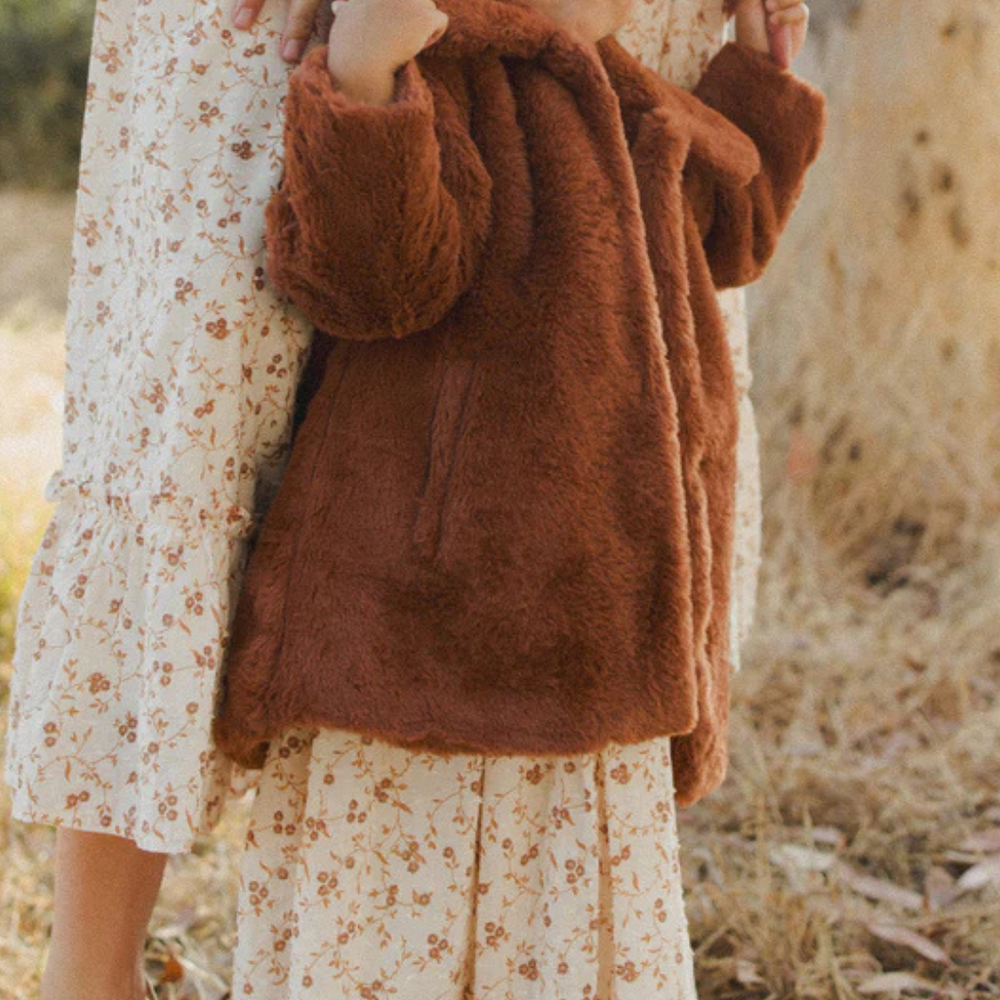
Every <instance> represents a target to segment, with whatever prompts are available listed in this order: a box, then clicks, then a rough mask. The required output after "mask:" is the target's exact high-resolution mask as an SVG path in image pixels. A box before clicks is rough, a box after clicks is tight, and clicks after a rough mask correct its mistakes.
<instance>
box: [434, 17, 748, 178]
mask: <svg viewBox="0 0 1000 1000" xmlns="http://www.w3.org/2000/svg"><path fill="white" fill-rule="evenodd" d="M435 3H436V6H437V7H438V8H439V9H440V10H442V11H444V13H446V14H447V15H448V28H447V30H446V31H445V33H444V35H442V37H441V38H439V39H438V40H437V41H436V42H435V43H434V44H433V45H430V46H428V47H427V48H426V49H425V50H424V53H425V54H426V55H429V56H433V57H440V58H445V59H456V60H463V59H468V58H470V57H476V56H486V55H492V56H498V55H499V56H510V57H516V58H521V59H531V58H535V57H537V56H538V55H539V54H541V53H544V54H545V56H546V59H547V62H548V63H549V66H550V68H551V69H552V70H553V71H556V72H557V73H558V75H559V76H560V77H561V78H562V79H563V80H564V82H566V83H568V84H570V85H571V86H572V85H573V83H574V81H575V80H578V79H579V78H580V75H581V74H583V75H585V76H586V75H590V74H593V73H595V72H597V73H599V72H600V68H598V67H595V66H594V64H593V60H592V59H590V58H589V57H588V56H587V54H586V50H585V47H584V46H582V45H581V44H580V43H579V42H577V41H576V40H575V39H574V38H573V37H572V36H571V35H570V34H569V33H568V32H566V31H564V30H563V29H562V28H561V27H559V26H558V25H557V24H556V23H555V22H554V21H553V20H552V19H551V18H549V17H548V16H547V15H546V14H544V13H543V12H542V11H540V10H538V9H537V8H536V7H535V6H534V5H533V4H532V3H531V0H435ZM596 48H597V52H598V54H599V56H600V58H601V63H602V67H601V68H603V70H604V72H605V73H606V74H607V77H608V81H609V83H610V84H611V86H612V87H613V88H614V90H615V93H616V94H617V96H618V101H619V106H620V108H621V113H622V118H623V121H624V124H625V127H626V129H627V130H628V131H630V132H631V130H632V129H633V127H634V125H635V123H636V122H637V121H638V120H639V118H640V117H642V115H643V114H645V113H646V112H647V111H650V110H652V109H654V108H655V109H657V110H656V114H657V115H660V116H664V117H668V118H669V119H670V123H671V125H672V127H673V129H674V130H675V131H676V130H677V129H678V128H680V129H682V130H683V131H684V132H687V133H688V135H689V136H690V141H691V155H692V156H693V157H694V158H695V159H697V160H699V161H701V165H702V166H704V167H707V168H708V169H709V170H710V171H712V173H713V174H714V175H715V176H716V178H717V179H718V180H720V181H722V182H726V183H731V184H747V183H749V181H750V179H751V178H752V177H753V176H755V175H756V173H757V172H758V171H759V169H760V159H759V157H758V155H757V150H756V147H755V146H754V144H753V142H752V141H750V140H749V139H748V138H747V136H746V135H744V134H743V132H741V131H740V130H739V129H738V128H736V127H735V126H734V125H733V124H732V123H731V122H730V121H728V120H727V119H726V118H725V117H723V116H722V115H720V114H719V113H718V112H717V111H715V110H713V109H712V108H710V107H708V106H707V105H705V104H704V103H703V102H701V101H699V100H697V99H696V98H695V97H694V96H692V95H691V94H690V93H688V92H687V91H686V90H684V89H683V88H681V87H677V86H675V85H674V84H671V83H669V82H668V81H667V80H665V79H663V77H661V76H660V75H659V74H658V73H657V72H655V71H654V70H653V69H651V68H649V67H647V66H645V65H644V64H643V63H642V62H641V61H640V60H639V59H637V58H636V57H635V56H633V55H632V54H631V53H630V52H629V51H628V50H627V49H626V48H625V46H623V45H622V44H621V42H619V41H618V39H617V38H616V37H615V36H614V35H613V34H611V35H606V36H605V37H604V38H602V39H600V40H599V41H598V42H597V45H596Z"/></svg>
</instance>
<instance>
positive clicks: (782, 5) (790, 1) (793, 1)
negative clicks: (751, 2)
mask: <svg viewBox="0 0 1000 1000" xmlns="http://www.w3.org/2000/svg"><path fill="white" fill-rule="evenodd" d="M801 5H802V0H764V7H765V8H766V10H767V12H768V13H769V14H773V13H775V12H777V11H779V10H786V9H787V8H789V7H798V6H801Z"/></svg>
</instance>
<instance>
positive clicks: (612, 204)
mask: <svg viewBox="0 0 1000 1000" xmlns="http://www.w3.org/2000/svg"><path fill="white" fill-rule="evenodd" d="M437 2H438V5H439V7H440V8H441V9H443V10H444V11H445V12H446V13H447V14H448V15H449V19H450V20H449V25H448V28H447V30H446V32H445V34H444V35H443V36H442V37H441V38H440V39H439V40H438V41H437V42H435V43H434V44H433V45H431V46H430V47H428V48H427V49H425V50H424V51H423V52H421V53H420V54H419V55H418V56H416V57H415V58H413V59H411V60H410V61H409V62H407V63H406V64H405V65H404V66H402V67H400V69H399V70H397V74H396V89H395V93H394V95H393V100H392V101H391V102H390V103H389V104H387V105H385V106H376V105H369V104H365V103H362V102H354V101H352V100H351V99H349V98H348V97H347V96H346V95H345V94H343V93H342V92H340V91H339V90H338V89H337V86H336V82H335V80H334V79H333V78H332V77H331V75H330V73H329V72H328V70H327V67H326V64H325V57H326V46H321V47H317V48H315V49H313V50H312V51H311V52H310V53H309V54H308V55H307V56H306V58H305V59H304V61H303V63H302V64H301V65H300V66H299V67H298V68H297V69H296V70H295V71H294V73H293V74H292V76H291V81H290V90H289V93H288V95H287V101H286V120H285V131H284V142H285V157H286V160H285V171H284V176H283V180H282V183H281V186H280V189H279V190H278V191H277V192H276V194H275V196H274V199H273V200H272V202H271V203H270V204H269V206H268V209H267V217H266V218H267V251H268V254H267V274H268V276H269V278H270V280H271V281H272V282H273V283H274V284H275V285H276V286H277V287H278V288H279V289H281V290H283V291H284V292H285V293H287V295H288V296H289V298H290V299H291V300H292V302H293V303H295V305H297V306H298V307H299V308H301V309H302V310H303V311H304V313H305V314H306V315H307V316H308V317H309V318H310V319H311V320H312V321H313V323H314V324H315V325H316V327H318V329H319V331H322V332H317V334H316V336H317V338H320V340H319V342H318V343H317V344H316V346H315V348H314V352H315V356H316V357H317V358H319V357H321V358H322V362H323V364H322V367H321V369H320V370H319V371H318V373H317V374H316V384H315V387H314V390H315V391H314V393H313V394H312V396H311V399H310V400H309V405H308V408H307V409H306V411H305V415H304V420H303V421H302V423H301V426H300V427H298V429H297V431H296V434H295V439H294V444H293V447H292V450H291V455H290V459H289V462H288V465H287V468H286V470H285V472H284V476H283V479H282V482H281V484H280V489H279V491H278V493H277V495H276V497H275V499H274V501H273V504H272V505H271V507H270V508H269V510H268V511H267V514H266V517H265V518H264V520H263V523H262V525H261V527H260V531H259V535H258V537H257V539H256V544H255V545H254V547H253V550H252V552H251V554H250V557H249V560H248V563H247V566H246V573H245V577H244V580H243V584H242V589H241V593H240V596H239V601H238V606H237V608H236V612H235V616H234V621H233V627H232V633H231V637H230V645H229V648H228V650H227V665H226V669H225V674H224V682H223V690H222V693H221V697H220V702H219V706H218V712H217V717H216V719H215V724H214V736H215V739H216V741H217V743H218V744H219V746H220V747H221V748H222V749H223V750H225V751H226V752H227V753H228V754H230V755H231V756H232V757H234V758H235V759H236V760H238V761H239V762H241V763H243V764H244V765H246V766H249V767H259V766H261V765H262V763H263V760H264V754H265V752H266V750H267V745H268V741H269V740H270V739H271V738H273V737H275V736H276V735H277V734H278V733H279V732H280V731H281V730H282V729H283V728H284V727H285V726H288V725H290V724H293V723H296V724H311V725H319V726H331V727H339V728H345V729H350V730H354V731H359V732H365V733H369V734H372V735H375V736H378V737H381V738H382V739H385V740H388V741H390V742H393V743H396V744H399V745H406V746H409V747H412V748H431V749H434V750H438V751H443V752H446V751H450V750H454V751H461V752H472V751H477V752H489V753H524V754H540V753H558V754H564V753H577V752H586V751H593V750H596V749H599V748H601V747H603V746H605V745H606V744H607V743H608V742H609V741H612V740H614V741H618V742H620V743H633V742H637V741H641V740H645V739H649V738H652V737H656V736H663V735H671V736H674V737H675V739H674V740H673V741H672V747H673V755H674V766H675V786H676V793H677V801H678V803H679V804H681V805H687V804H690V803H691V802H693V801H696V800H697V799H699V798H701V797H702V796H703V795H705V794H707V793H708V792H710V791H712V790H713V789H714V788H715V787H716V786H717V785H718V784H719V783H720V782H721V781H722V779H723V777H724V775H725V771H726V765H727V759H728V758H727V741H726V729H727V723H728V711H729V674H730V664H729V662H728V659H727V657H728V621H729V617H728V601H729V580H730V561H731V557H732V537H733V505H734V485H735V472H736V455H735V449H736V430H737V428H736V413H737V411H736V391H735V386H734V383H733V372H732V367H731V361H730V357H729V352H728V348H727V345H726V337H725V331H724V328H723V322H722V318H721V315H720V312H719V309H718V305H717V302H716V296H715V288H717V287H723V286H731V285H738V284H743V283H746V282H749V281H752V280H753V279H754V278H756V277H757V276H758V275H759V274H760V272H761V269H762V268H763V266H764V265H765V263H766V261H767V260H768V258H769V257H770V256H771V254H772V252H773V250H774V246H775V239H776V237H777V236H778V234H779V232H780V230H781V229H782V227H783V226H784V224H785V222H786V220H787V218H788V216H789V213H790V212H791V210H792V207H793V204H794V202H795V200H796V198H797V196H798V193H799V191H800V188H801V185H802V182H803V177H804V174H805V171H806V169H807V167H808V165H809V164H810V163H811V161H812V160H813V159H814V157H815V155H816V153H817V151H818V148H819V144H820V140H821V134H822V129H823V121H824V104H823V99H822V97H821V95H820V94H819V93H818V92H817V91H816V90H814V89H813V88H812V87H810V86H808V85H807V84H805V83H804V82H802V81H801V80H799V79H798V78H796V77H795V76H793V75H792V74H791V73H788V72H787V71H783V70H780V69H779V68H778V67H777V66H776V64H774V63H773V62H772V61H771V60H770V58H769V57H767V56H765V55H761V54H759V53H757V52H756V51H754V50H751V49H750V48H748V47H745V46H743V45H740V44H737V43H729V44H727V45H726V46H725V47H724V48H723V49H722V50H721V51H720V52H719V53H718V55H717V56H716V57H715V58H714V59H713V61H712V62H711V64H710V65H709V67H708V69H707V71H706V73H705V75H704V77H703V79H702V80H701V83H700V85H699V86H698V88H697V91H696V94H695V95H692V94H689V93H688V92H686V91H684V90H682V89H680V88H678V87H674V86H672V85H671V84H669V83H667V82H666V81H665V80H663V79H662V78H661V77H659V76H658V75H657V74H656V73H654V72H653V71H652V70H650V69H648V68H646V67H644V66H643V65H642V64H641V63H640V62H639V61H638V60H636V59H635V58H633V57H632V56H631V55H630V54H629V53H628V52H627V51H626V50H625V49H624V48H623V47H622V46H621V44H620V43H618V42H617V40H616V39H615V38H614V36H613V35H609V36H607V37H605V38H604V39H602V40H601V41H600V42H599V43H598V45H597V54H598V57H595V55H594V54H593V53H592V50H588V49H587V48H586V47H585V46H583V45H581V44H580V43H579V42H577V41H576V40H575V39H574V38H573V37H572V36H571V35H570V34H568V33H567V32H565V31H564V30H562V29H561V28H559V27H558V26H557V25H556V24H555V23H554V22H553V21H551V20H550V19H549V18H547V17H546V16H545V15H543V14H542V13H541V12H540V11H538V10H537V9H535V8H534V7H532V5H531V4H530V2H529V0H437Z"/></svg>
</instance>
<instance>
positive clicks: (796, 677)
mask: <svg viewBox="0 0 1000 1000" xmlns="http://www.w3.org/2000/svg"><path fill="white" fill-rule="evenodd" d="M71 232H72V199H71V198H65V199H63V198H60V199H39V198H36V197H26V196H17V195H14V194H10V193H6V194H2V195H0V427H2V434H0V475H2V477H3V478H2V479H0V529H2V536H0V572H2V575H3V578H4V580H5V581H6V586H7V587H8V588H9V589H16V586H17V581H18V580H20V579H22V578H23V573H24V571H25V569H26V563H27V560H29V559H30V556H31V554H32V552H33V550H34V546H35V543H36V541H37V537H38V532H39V531H40V530H41V526H42V524H43V521H44V517H45V513H46V512H47V510H48V505H46V504H44V502H43V501H42V500H41V499H40V489H41V486H42V484H43V482H44V479H45V477H46V476H47V474H48V473H49V472H50V471H51V470H52V469H53V468H55V466H56V465H57V464H58V460H59V405H60V398H61V397H60V388H61V373H62V363H63V362H62V333H63V330H62V313H61V310H62V308H63V306H64V296H65V278H66V274H67V270H68V261H69V256H68V252H69V242H70V238H71ZM12 242H15V243H16V246H17V248H18V249H17V250H16V252H13V251H12V246H11V244H12ZM757 402H758V412H759V419H760V421H761V427H762V442H763V448H764V450H765V461H766V462H767V463H768V464H769V467H770V469H771V472H770V474H769V477H768V478H769V482H770V485H769V489H768V495H767V497H766V499H765V508H766V511H767V516H766V518H765V567H764V573H763V577H762V581H761V594H760V600H761V604H760V607H759V611H758V621H757V627H756V631H755V634H754V637H753V639H752V641H751V643H750V646H749V648H748V649H747V651H746V653H745V656H744V665H743V669H742V671H741V672H740V674H739V675H738V676H737V678H736V683H735V691H734V704H733V713H732V714H733V721H732V730H731V747H732V750H731V764H730V772H729V777H728V779H727V781H726V783H725V784H724V785H723V787H722V788H721V789H720V790H719V791H718V792H716V793H715V794H713V795H712V796H710V797H708V798H707V799H705V800H703V801H702V802H701V803H699V804H697V805H696V806H695V807H693V808H691V809H688V810H682V811H681V813H680V820H681V842H682V849H683V864H684V880H685V890H686V898H687V908H688V918H689V921H690V924H691V932H692V939H693V942H694V944H695V947H696V961H697V968H698V979H699V990H700V995H701V997H702V1000H736V998H739V1000H784V998H787V1000H792V998H796V1000H812V998H816V1000H833V998H837V1000H845V998H860V997H866V996H885V997H895V996H923V997H948V998H954V1000H960V998H965V997H976V998H987V997H1000V918H998V913H1000V791H998V789H1000V707H998V704H997V698H996V693H997V689H998V681H1000V642H997V641H996V631H995V629H994V628H993V626H992V616H993V615H994V614H995V607H996V603H995V599H996V598H997V597H998V596H1000V593H998V589H1000V588H998V584H997V577H998V573H997V566H1000V561H998V560H997V558H996V552H995V550H993V549H990V548H989V546H987V545H986V544H985V542H981V544H980V545H978V546H974V545H970V546H968V547H962V546H959V547H958V548H956V549H955V550H954V551H951V552H949V553H946V554H944V555H942V554H940V553H938V554H937V555H936V556H935V557H934V558H930V557H929V556H928V557H927V558H924V554H922V553H921V552H920V551H919V550H918V548H915V547H914V544H913V537H914V532H913V531H912V530H906V529H904V528H901V529H900V530H899V532H898V537H897V533H890V534H889V535H887V536H886V537H885V538H884V539H882V542H881V543H880V547H879V546H876V548H874V549H873V550H872V554H871V561H870V564H869V570H870V572H867V573H859V572H857V571H856V570H855V569H852V568H850V567H844V566H843V565H842V564H841V563H840V562H839V561H838V560H837V559H835V558H834V557H833V550H834V547H833V546H832V545H830V543H829V542H827V541H824V540H823V537H822V535H821V533H819V532H816V531H814V530H813V529H812V528H811V527H810V525H811V524H812V519H811V515H810V500H809V493H808V490H807V489H806V487H805V486H803V485H802V480H801V476H800V475H799V473H798V472H797V471H796V467H795V463H794V461H791V460H790V459H789V457H788V455H786V450H785V445H784V444H782V443H781V442H783V441H785V438H784V437H783V436H782V434H781V433H779V430H780V429H779V428H776V426H775V420H774V419H772V417H771V413H772V412H777V409H776V406H775V404H774V401H773V400H770V399H768V398H761V399H758V401H757ZM793 450H794V449H793ZM791 458H792V459H794V454H793V455H792V456H791ZM786 462H787V467H786ZM6 614H7V618H6V621H5V627H6V629H7V631H8V633H9V629H10V625H11V618H10V608H9V606H8V609H7V612H6ZM8 680H9V663H4V664H2V665H0V699H5V697H6V684H7V681H8ZM0 725H2V722H0ZM8 807H9V800H8V798H7V793H6V788H5V787H3V788H0V850H2V852H3V863H2V867H0V968H2V969H3V971H4V975H3V977H0V1000H25V998H28V997H31V996H33V995H34V994H35V989H36V987H37V981H38V977H39V975H40V972H41V969H42V966H43V963H44V957H45V950H46V941H47V933H48V929H49V919H50V910H51V897H52V872H51V852H52V847H53V831H52V830H51V829H48V828H45V827H32V826H26V825H24V824H21V823H18V822H15V821H12V820H11V819H10V818H9V815H8ZM245 810H246V803H241V802H233V803H232V805H231V808H230V809H229V811H228V812H227V814H226V816H225V818H224V820H223V822H222V824H221V826H220V827H219V828H218V830H217V831H216V833H215V834H214V835H213V836H211V837H206V838H203V840H202V841H200V842H199V844H198V847H197V849H196V850H195V851H194V852H192V853H191V854H189V855H186V856H175V857H172V858H171V860H170V862H169V865H168V871H167V876H166V879H165V884H164V889H163V893H162V895H161V899H160V902H159V905H158V906H157V910H156V913H155V917H154V920H153V923H152V928H151V933H150V936H149V939H148V943H147V959H148V968H149V971H150V974H151V975H152V976H154V977H155V979H156V980H157V981H158V982H159V984H160V985H159V996H160V997H161V998H172V1000H178V998H193V997H202V998H211V1000H218V998H220V997H222V996H224V995H225V992H226V984H227V980H228V965H229V953H230V949H231V947H232V942H233V906H234V898H235V884H236V882H235V880H236V872H237V868H236V866H237V865H238V860H239V847H240V844H241V836H242V830H243V823H244V819H245Z"/></svg>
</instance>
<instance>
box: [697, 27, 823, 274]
mask: <svg viewBox="0 0 1000 1000" xmlns="http://www.w3.org/2000/svg"><path fill="white" fill-rule="evenodd" d="M694 94H695V96H697V97H698V98H699V99H700V100H701V101H702V102H703V103H704V104H706V105H708V107H710V108H712V109H714V110H715V111H718V112H719V113H720V114H721V115H723V116H724V117H725V118H727V119H728V120H729V121H730V122H732V123H733V124H734V125H736V126H737V127H738V128H739V129H740V130H741V131H742V132H744V133H745V134H746V135H747V136H748V137H749V138H750V139H751V141H752V142H753V143H754V145H755V146H756V149H757V152H758V155H759V159H760V169H759V170H758V171H757V172H756V173H755V174H754V176H753V178H752V179H751V180H750V181H749V183H746V184H742V183H729V182H727V181H726V180H725V179H724V178H721V177H720V176H719V174H718V172H717V171H712V170H710V169H706V167H705V164H704V163H703V162H702V161H701V160H699V158H698V157H697V156H693V157H691V158H690V159H689V160H688V164H687V166H686V167H685V178H684V183H685V194H686V196H687V197H688V199H689V200H690V202H691V204H692V207H693V209H694V214H695V218H696V219H697V221H698V227H699V230H700V231H701V234H702V240H703V244H704V247H705V253H706V256H707V258H708V263H709V267H710V268H711V271H712V278H713V281H714V283H715V285H716V287H717V288H730V287H735V286H739V285H746V284H749V283H750V282H752V281H755V280H756V279H757V278H758V277H759V276H760V274H761V272H762V271H763V270H764V268H765V266H766V265H767V263H768V261H769V260H770V259H771V257H772V255H773V254H774V251H775V248H776V245H777V240H778V237H779V235H780V234H781V231H782V230H783V229H784V227H785V224H786V223H787V222H788V219H789V217H790V216H791V213H792V209H793V208H794V207H795V203H796V201H797V200H798V197H799V194H800V193H801V191H802V186H803V184H804V182H805V175H806V171H807V169H808V168H809V166H810V165H811V164H812V162H813V161H814V160H815V158H816V156H817V154H818V153H819V149H820V145H821V143H822V138H823V131H824V129H825V125H826V102H825V99H824V97H823V95H822V93H821V92H820V91H819V90H817V89H816V88H815V87H813V86H811V85H810V84H808V83H806V82H805V81H804V80H802V79H800V78H799V77H797V76H796V75H795V74H793V73H791V72H790V71H788V70H785V69H782V68H781V67H780V66H778V64H777V63H775V62H774V60H772V59H771V57H770V56H769V55H767V54H766V53H763V52H758V51H757V50H756V49H752V48H751V47H750V46H748V45H744V44H742V43H740V42H727V43H726V44H725V45H724V46H723V47H722V48H721V49H720V50H719V52H718V53H717V54H716V55H715V57H714V58H713V59H712V61H711V62H710V63H709V64H708V67H707V69H706V70H705V73H704V75H703V76H702V78H701V80H700V81H699V82H698V85H697V86H696V87H695V90H694Z"/></svg>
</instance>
